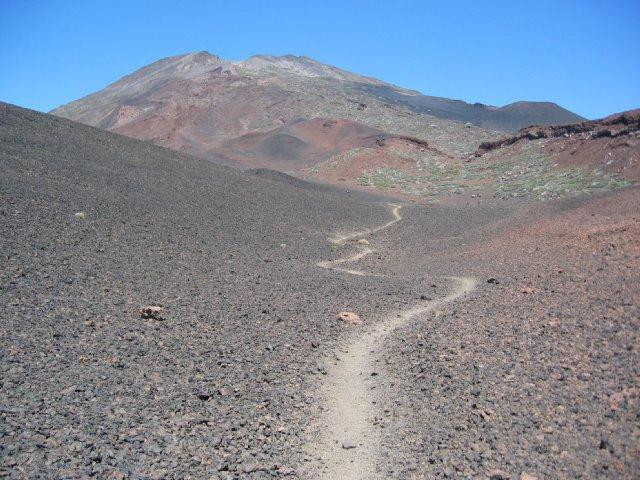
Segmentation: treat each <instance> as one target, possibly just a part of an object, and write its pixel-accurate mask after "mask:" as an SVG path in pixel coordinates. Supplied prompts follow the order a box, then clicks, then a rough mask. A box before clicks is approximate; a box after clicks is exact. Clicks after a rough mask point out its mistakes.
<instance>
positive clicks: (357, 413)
mask: <svg viewBox="0 0 640 480" xmlns="http://www.w3.org/2000/svg"><path fill="white" fill-rule="evenodd" d="M393 207H394V209H393V211H392V213H393V215H394V219H393V220H392V221H390V222H388V223H386V224H384V225H381V226H379V227H376V228H372V229H368V230H364V231H361V232H354V233H349V234H343V235H340V236H337V237H334V238H333V239H331V241H333V242H334V243H336V244H342V243H344V242H346V241H348V240H351V239H355V238H361V237H364V236H365V235H370V234H371V233H374V232H377V231H380V230H382V229H384V228H387V227H389V226H391V225H393V224H394V223H396V222H398V221H399V220H401V219H402V216H401V215H400V213H399V211H400V208H401V207H400V206H398V205H393ZM358 247H359V250H360V251H359V252H358V253H356V254H353V255H349V256H346V257H342V258H339V259H337V260H333V261H324V262H318V263H317V266H319V267H321V268H327V269H331V270H336V271H340V272H345V273H349V274H352V275H376V274H374V273H366V272H362V271H360V270H350V269H346V268H341V267H338V266H337V265H343V264H346V263H349V262H354V261H357V260H359V259H361V258H362V257H364V256H366V255H368V254H369V253H372V252H373V251H374V250H373V249H371V248H369V247H366V248H364V247H360V245H358ZM450 280H451V281H452V282H453V288H452V291H451V293H449V294H448V295H447V296H445V297H443V298H440V299H436V300H432V301H423V302H420V303H418V304H416V305H415V306H413V307H412V308H410V309H408V310H403V311H398V312H393V313H392V314H391V315H389V316H387V317H386V318H385V319H383V320H382V321H381V322H379V323H378V324H376V325H374V326H372V327H371V328H370V329H368V330H365V331H360V332H357V333H356V334H355V335H354V336H353V337H352V338H350V339H348V340H347V341H346V342H345V343H344V344H343V346H342V347H341V348H339V349H338V351H337V352H336V357H335V358H331V359H329V360H328V361H327V362H326V363H327V367H326V369H327V375H326V377H325V378H326V380H325V382H324V385H323V386H322V394H323V396H324V399H323V400H324V401H323V411H322V417H321V419H320V422H319V425H317V427H318V429H319V431H320V432H322V433H321V434H320V436H319V439H318V443H317V444H316V445H314V446H313V448H312V449H311V450H312V454H313V455H314V456H315V457H316V458H318V459H319V464H320V465H319V470H320V471H319V476H320V478H323V479H341V480H356V479H373V478H375V477H376V473H375V466H376V462H377V458H378V448H379V444H380V441H379V440H380V439H379V429H378V428H377V427H376V425H375V423H376V414H377V413H378V412H377V408H376V406H375V396H374V394H372V393H371V391H372V389H373V388H374V387H375V382H376V379H377V376H376V375H378V374H379V373H381V372H376V371H375V368H374V365H375V360H376V358H377V357H378V353H377V352H379V351H380V350H381V347H382V345H383V343H384V339H385V337H386V336H387V335H388V334H389V333H391V332H392V331H393V330H395V329H396V328H399V327H402V326H404V325H406V324H407V323H409V322H410V321H411V320H413V319H415V318H416V317H418V316H426V315H427V314H429V313H431V312H433V311H434V310H435V309H437V308H438V307H441V306H444V305H445V304H447V303H449V302H452V301H454V300H456V299H458V298H460V297H461V296H463V295H465V294H467V293H469V292H471V291H472V290H473V289H474V287H475V280H474V279H472V278H467V277H452V278H450Z"/></svg>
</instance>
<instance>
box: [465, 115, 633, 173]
mask: <svg viewBox="0 0 640 480" xmlns="http://www.w3.org/2000/svg"><path fill="white" fill-rule="evenodd" d="M532 145H535V146H537V148H539V149H540V151H541V152H542V154H543V155H545V156H546V157H548V158H549V159H550V160H551V161H552V162H554V163H555V164H556V165H557V166H559V167H564V168H571V167H580V168H583V169H592V170H593V169H597V170H600V171H604V172H606V173H609V174H612V175H616V176H617V177H618V178H622V179H625V180H629V181H633V182H640V110H630V111H628V112H623V113H619V114H615V115H611V116H609V117H606V118H603V119H600V120H594V121H589V122H580V123H574V124H568V125H559V126H547V127H543V126H536V127H530V128H524V129H522V130H520V131H519V132H518V133H517V134H515V135H513V136H509V137H505V138H502V139H499V140H496V141H491V142H484V143H482V144H481V145H480V147H479V148H478V150H477V152H476V156H477V157H482V156H485V157H492V158H500V157H504V156H509V155H514V154H517V153H521V152H523V151H525V150H527V149H529V148H531V146H532Z"/></svg>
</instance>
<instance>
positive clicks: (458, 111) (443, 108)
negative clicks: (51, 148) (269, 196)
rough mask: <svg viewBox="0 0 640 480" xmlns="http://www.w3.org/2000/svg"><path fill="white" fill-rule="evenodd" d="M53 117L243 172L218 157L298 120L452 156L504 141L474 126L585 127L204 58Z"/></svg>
mask: <svg viewBox="0 0 640 480" xmlns="http://www.w3.org/2000/svg"><path fill="white" fill-rule="evenodd" d="M52 113H54V114H55V115H58V116H62V117H66V118H69V119H72V120H76V121H80V122H83V123H86V124H89V125H93V126H97V127H100V128H104V129H108V130H112V131H115V132H118V133H122V134H125V135H128V136H132V137H135V138H140V139H145V140H151V141H152V142H154V143H157V144H160V145H163V146H166V147H169V148H173V149H176V150H181V151H186V152H188V153H191V154H195V155H197V156H200V157H203V158H211V159H215V160H218V161H221V162H225V161H226V162H227V163H229V162H231V163H235V164H237V165H244V163H245V159H243V158H238V157H237V156H231V158H229V157H228V156H226V155H225V153H224V152H219V151H218V149H219V148H220V147H221V146H223V145H224V144H225V143H227V142H230V141H233V140H234V139H237V138H239V137H242V136H245V135H252V134H255V133H265V132H269V131H272V130H274V129H276V128H280V127H283V126H285V127H288V126H290V125H292V124H293V123H295V122H297V121H299V120H301V119H302V120H306V121H308V120H312V119H315V118H329V119H335V120H347V121H352V122H358V123H361V124H363V125H365V126H368V127H370V128H375V129H378V130H381V131H383V132H385V133H387V134H397V135H408V136H412V137H416V138H419V139H422V140H426V141H428V142H429V143H430V144H431V145H432V146H433V147H435V148H438V149H439V150H441V151H443V152H446V153H448V154H457V153H469V152H472V151H473V150H475V148H477V146H478V145H479V144H480V143H481V142H482V141H486V140H493V139H497V138H499V134H498V133H497V132H495V131H492V130H486V129H483V128H478V127H477V125H483V126H487V127H489V128H492V129H493V128H497V129H504V130H513V129H515V128H517V127H521V126H526V125H530V124H533V123H537V124H555V123H562V122H566V121H575V120H578V119H580V117H578V116H576V115H573V114H570V112H567V111H565V110H563V109H561V108H560V107H558V106H556V105H553V104H532V103H526V102H524V103H520V104H517V105H515V104H514V105H511V106H507V107H503V108H496V107H487V106H479V105H469V104H466V103H464V102H460V101H452V100H448V99H442V98H436V97H427V96H424V95H421V94H419V93H417V92H413V91H409V90H406V89H402V88H399V87H395V86H393V85H389V84H386V83H384V82H381V81H379V80H376V79H373V78H369V77H364V76H361V75H357V74H353V73H350V72H346V71H344V70H340V69H338V68H335V67H332V66H330V65H325V64H322V63H319V62H316V61H314V60H312V59H310V58H307V57H295V56H292V55H287V56H283V57H273V56H267V55H257V56H254V57H251V58H249V59H247V60H245V61H241V62H232V61H227V60H223V59H220V58H219V57H217V56H215V55H211V54H209V53H207V52H199V53H193V54H188V55H180V56H176V57H170V58H165V59H163V60H160V61H158V62H155V63H153V64H151V65H148V66H146V67H144V68H141V69H140V70H138V71H136V72H134V73H132V74H131V75H128V76H126V77H124V78H122V79H120V80H118V81H117V82H115V83H113V84H111V85H109V86H108V87H106V88H105V89H104V90H101V91H99V92H96V93H94V94H92V95H89V96H87V97H85V98H83V99H80V100H77V101H74V102H71V103H70V104H68V105H64V106H62V107H60V108H57V109H55V110H54V111H53V112H52ZM453 120H455V121H453ZM459 122H469V124H468V125H464V124H461V123H459ZM247 163H249V164H251V161H250V159H249V160H247Z"/></svg>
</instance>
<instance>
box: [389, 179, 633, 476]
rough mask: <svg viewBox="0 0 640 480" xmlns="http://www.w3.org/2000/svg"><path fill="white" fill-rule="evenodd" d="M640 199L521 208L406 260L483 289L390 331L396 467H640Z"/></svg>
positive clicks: (550, 472)
mask: <svg viewBox="0 0 640 480" xmlns="http://www.w3.org/2000/svg"><path fill="white" fill-rule="evenodd" d="M639 200H640V190H639V189H637V188H634V189H627V190H625V191H623V192H620V193H617V194H610V195H602V196H600V197H595V198H594V197H592V198H583V199H577V200H569V201H564V202H556V203H550V204H548V205H546V206H544V207H542V206H540V205H537V206H535V207H533V208H521V210H520V213H519V214H516V215H514V218H513V219H511V220H510V221H509V222H502V223H500V222H498V224H491V223H487V225H485V226H484V227H481V228H478V229H475V230H474V229H471V230H470V231H469V232H467V233H466V234H465V236H466V237H467V240H466V241H468V239H469V238H472V237H475V241H473V242H471V243H467V244H466V245H461V243H465V241H461V242H459V243H460V244H459V245H458V246H457V247H453V248H452V249H451V250H450V251H449V252H447V253H446V254H443V255H441V256H438V257H436V258H434V257H433V256H431V257H428V256H427V252H426V251H423V250H421V249H419V248H418V249H417V251H415V252H413V254H412V255H405V257H410V259H407V258H404V259H396V262H397V263H398V265H399V267H398V268H399V269H401V270H403V271H407V269H411V268H415V267H414V265H415V264H416V263H417V262H416V258H421V259H429V260H427V263H428V265H429V267H430V268H432V269H434V270H442V271H446V270H454V271H457V272H458V274H459V275H463V274H464V275H474V276H475V277H476V278H477V279H478V281H479V287H478V289H477V290H476V291H475V293H473V294H472V295H471V296H469V297H467V298H466V299H465V300H462V301H460V302H458V303H456V304H452V305H450V306H449V307H447V308H444V309H443V310H442V312H440V314H439V315H438V314H436V315H435V316H432V317H431V318H427V319H424V320H423V321H420V322H415V323H414V324H413V325H411V326H410V327H407V328H404V329H402V330H399V331H397V332H396V335H392V336H390V337H389V338H388V341H387V345H386V349H385V351H384V352H383V353H382V354H381V370H382V369H383V368H384V369H385V370H386V371H387V372H388V373H389V376H388V377H385V376H382V377H381V378H382V379H385V378H386V379H387V380H386V384H384V385H381V386H380V387H379V388H380V390H381V392H382V394H381V396H382V398H383V402H382V406H381V410H382V411H383V412H384V415H382V420H381V421H380V423H381V425H382V427H383V428H384V432H385V433H384V435H385V440H384V444H385V445H384V448H383V450H382V452H383V455H384V457H383V458H382V459H381V461H380V464H379V469H380V471H381V472H383V474H384V475H383V476H386V477H387V478H479V479H480V478H492V479H507V478H508V479H530V478H532V477H533V478H538V479H542V478H566V479H572V478H628V479H632V478H637V475H638V472H640V456H639V450H638V445H639V444H640V443H639V442H640V422H639V417H638V415H639V412H640V410H639V393H640V392H639V390H638V388H639V385H638V382H639V380H640V362H639V358H638V356H639V355H640V335H639V333H638V332H639V331H640V330H639V328H640V275H639V273H638V272H640V261H639V260H640V216H638V204H639ZM405 215H406V216H408V213H407V212H405ZM405 225H406V224H405ZM398 228H399V229H400V230H402V228H403V226H399V227H398ZM407 229H409V230H410V228H407ZM416 233H417V232H415V231H414V232H406V233H405V235H406V236H407V237H410V236H411V235H415V234H416ZM413 243H414V244H415V245H419V243H417V242H413ZM433 249H434V247H430V248H429V249H428V250H429V251H433ZM399 439H402V441H400V440H399Z"/></svg>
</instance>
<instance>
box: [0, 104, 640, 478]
mask: <svg viewBox="0 0 640 480" xmlns="http://www.w3.org/2000/svg"><path fill="white" fill-rule="evenodd" d="M0 169H1V170H0V200H1V202H0V225H1V227H2V229H1V237H0V238H1V240H2V248H1V250H0V261H1V262H2V268H1V270H0V296H1V299H2V301H1V302H0V328H1V337H0V348H1V352H2V354H1V358H0V378H1V386H0V388H1V391H0V415H1V417H2V418H1V420H0V455H1V459H0V462H1V463H0V475H2V476H4V477H8V478H16V479H17V478H90V477H97V478H115V479H117V478H135V479H161V478H168V479H171V478H181V479H187V478H193V479H200V478H207V479H215V478H255V479H259V478H274V477H290V478H300V477H302V478H304V477H308V476H309V475H310V474H311V472H310V471H309V465H310V464H311V463H313V462H312V460H313V459H312V458H310V456H309V454H308V453H307V452H308V451H309V450H308V449H307V448H306V444H307V443H308V442H312V441H313V440H314V439H313V437H310V435H311V434H310V433H309V432H310V431H312V430H311V429H310V426H311V424H312V422H313V419H314V417H315V416H317V415H321V414H322V412H321V411H320V406H319V405H318V403H317V397H318V391H317V390H318V388H319V387H318V386H319V385H320V384H321V382H320V381H319V379H320V378H321V377H322V375H323V374H326V371H324V366H323V365H324V359H326V358H328V357H331V355H333V352H334V351H335V348H336V346H337V345H338V343H339V342H340V341H341V340H342V339H344V338H347V337H348V336H350V335H352V334H353V333H354V330H353V329H354V328H360V327H357V326H353V325H345V324H343V323H341V322H339V321H338V320H337V319H336V315H337V313H338V312H340V311H343V310H344V311H353V312H355V313H357V314H358V315H359V316H360V317H361V318H362V319H363V321H364V323H365V326H364V327H365V328H366V325H367V324H370V323H372V322H375V321H378V320H381V319H383V318H384V317H385V315H388V314H389V312H393V311H399V310H402V309H404V308H410V307H411V306H413V305H415V303H416V302H418V301H424V300H428V299H429V298H434V299H435V298H437V297H439V296H443V295H445V294H446V293H447V292H448V291H449V288H450V285H451V282H450V280H449V279H448V278H447V277H448V276H451V275H458V276H462V275H465V276H473V277H475V278H476V279H477V280H478V283H479V287H478V289H477V290H476V291H475V292H474V293H473V294H471V295H470V296H469V297H467V298H465V299H463V300H458V301H456V302H455V303H454V304H451V305H449V306H447V307H443V308H442V311H441V312H439V313H438V312H436V314H435V315H433V316H431V317H429V318H425V319H421V320H416V321H415V322H413V323H412V324H411V325H410V326H407V327H406V328H402V329H400V330H398V331H396V332H393V333H392V334H391V335H390V336H389V337H388V338H387V341H386V346H385V348H384V350H383V351H382V352H380V361H379V363H380V368H377V369H376V370H377V371H376V373H377V376H376V378H378V379H379V384H378V385H377V387H376V389H375V392H374V395H376V398H377V401H378V405H380V417H379V421H378V425H379V426H380V427H381V428H383V448H382V450H381V459H380V461H379V464H378V466H377V468H378V471H379V476H380V477H381V478H437V477H450V478H492V479H493V480H496V479H501V478H513V479H521V480H525V479H529V480H530V478H531V477H530V476H533V477H537V478H538V479H542V478H579V477H582V478H635V477H637V472H638V471H639V469H640V465H639V460H638V458H639V452H638V444H639V439H640V433H639V427H638V425H639V422H638V378H639V376H640V372H639V367H638V365H640V363H639V362H638V354H639V349H640V347H639V345H640V341H639V338H638V327H639V325H638V317H639V315H638V313H639V312H638V308H639V305H640V301H639V285H640V279H639V278H638V273H637V272H638V271H640V270H639V269H638V258H639V255H640V252H639V246H638V239H639V238H640V231H639V225H638V216H637V212H638V200H639V196H640V191H639V190H638V189H637V188H628V189H624V190H622V191H620V192H617V193H614V194H603V195H600V196H597V197H591V198H582V199H577V200H570V201H553V202H547V203H545V204H544V205H540V204H536V205H533V206H531V205H529V204H527V203H525V201H524V200H517V201H516V200H509V201H499V200H491V201H488V202H477V203H476V204H474V205H468V206H460V207H455V208H454V207H445V206H423V207H408V206H405V207H404V208H403V209H402V212H403V216H404V219H403V220H402V221H400V222H398V223H396V224H394V225H393V226H391V227H390V228H389V229H387V230H383V231H380V232H377V233H376V234H375V235H372V236H370V237H367V238H368V240H369V242H370V243H371V247H372V248H373V249H375V252H376V253H375V254H372V255H369V256H368V257H366V258H365V259H362V260H361V261H360V262H359V263H358V265H357V268H358V269H362V270H364V271H367V272H375V273H383V274H386V276H384V277H375V276H372V277H354V276H348V275H346V274H341V273H338V272H335V271H329V270H325V269H320V268H317V267H316V266H315V264H316V263H317V262H318V261H321V260H330V259H336V258H339V257H341V256H344V255H345V254H348V253H349V252H350V251H351V250H350V248H352V247H351V245H349V244H346V245H341V246H339V247H333V248H332V247H331V246H330V244H329V243H328V242H327V238H328V237H330V236H331V235H332V234H334V233H336V232H350V231H359V230H362V229H365V228H368V227H372V226H375V225H381V224H384V223H385V222H388V221H389V219H390V213H389V207H388V206H387V205H384V204H383V203H379V202H375V201H373V200H375V199H367V198H364V197H361V196H358V197H357V198H354V197H351V196H349V195H348V194H346V193H341V192H339V191H333V190H323V189H321V188H319V189H318V190H314V189H313V188H311V187H309V185H308V184H307V185H305V186H304V188H298V187H299V185H297V184H296V182H289V181H288V180H287V179H286V178H285V179H283V178H277V179H275V180H274V178H268V177H270V175H261V176H257V175H253V174H246V173H241V172H237V171H235V170H232V169H228V168H224V167H220V166H216V165H213V164H211V163H208V162H206V161H204V160H198V159H195V158H192V157H189V156H185V155H181V154H178V153H176V152H172V151H169V150H165V149H163V148H160V147H156V146H152V145H150V144H148V143H144V142H140V141H137V140H133V139H128V138H125V137H121V136H118V135H114V134H110V133H107V132H103V131H100V130H97V129H94V128H91V127H86V126H83V125H79V124H77V123H74V122H70V121H67V120H64V119H60V118H56V117H52V116H48V115H42V114H38V113H35V112H32V111H27V110H23V109H19V108H17V107H13V106H10V105H6V104H0ZM348 243H349V242H348ZM490 279H494V280H491V282H489V281H488V280H490ZM148 305H161V306H162V307H163V309H164V310H163V312H162V318H163V319H153V318H147V319H143V318H141V316H140V314H139V310H140V309H141V308H142V307H144V306H148ZM357 451H358V449H357V448H356V449H353V452H354V453H355V454H357ZM527 475H528V476H529V477H528V476H527Z"/></svg>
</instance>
